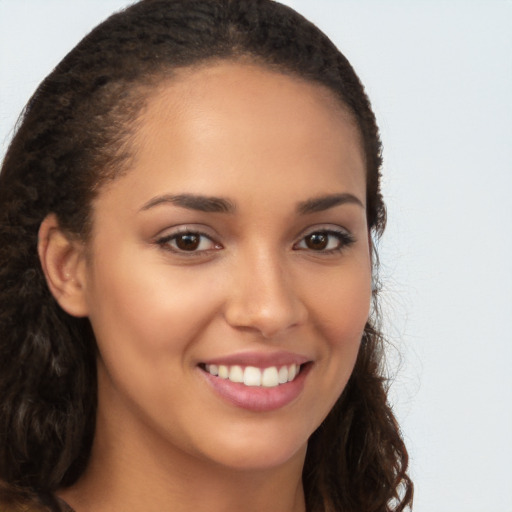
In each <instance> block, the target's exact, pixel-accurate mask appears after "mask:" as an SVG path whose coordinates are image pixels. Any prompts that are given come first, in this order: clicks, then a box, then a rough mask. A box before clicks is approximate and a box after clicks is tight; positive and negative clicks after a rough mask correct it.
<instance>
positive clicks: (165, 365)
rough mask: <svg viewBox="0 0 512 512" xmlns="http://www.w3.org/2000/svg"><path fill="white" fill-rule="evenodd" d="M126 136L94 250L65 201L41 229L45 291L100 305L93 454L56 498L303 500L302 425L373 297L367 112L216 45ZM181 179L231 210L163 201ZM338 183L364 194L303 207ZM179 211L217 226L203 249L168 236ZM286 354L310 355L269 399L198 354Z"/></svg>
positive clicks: (309, 422)
mask: <svg viewBox="0 0 512 512" xmlns="http://www.w3.org/2000/svg"><path fill="white" fill-rule="evenodd" d="M132 148H133V157H134V158H133V161H132V164H131V169H130V170H129V172H127V173H126V174H124V175H123V176H121V177H120V178H118V179H116V180H115V181H114V182H112V183H110V184H108V185H106V186H105V187H104V188H103V190H101V191H100V193H99V195H98V197H97V199H96V200H95V202H94V205H93V232H92V236H91V239H90V241H89V242H88V245H87V247H85V248H84V247H83V246H81V245H80V244H78V243H77V242H76V241H72V240H68V239H67V238H66V237H65V235H64V234H63V233H61V232H60V230H59V229H58V224H57V222H56V220H55V218H53V217H52V216H50V217H49V218H47V220H46V221H45V223H44V224H43V226H42V228H41V238H42V240H43V241H42V242H41V246H40V254H41V259H42V261H43V268H44V269H45V272H46V274H47V278H48V281H49V283H50V288H51V289H52V292H53V293H54V295H55V296H56V298H57V300H59V302H60V304H61V305H62V307H63V308H64V309H66V310H67V311H68V312H70V313H71V314H74V315H77V316H85V315H86V316H88V317H89V318H90V321H91V323H92V326H93V329H94V332H95V335H96V337H97V343H98V348H99V357H98V379H99V399H98V400H99V402H98V420H97V430H96V437H95V440H94V446H93V450H92V455H91V459H90V464H89V466H88V468H87V470H86V472H85V474H84V475H83V476H82V478H81V479H80V480H79V481H78V482H77V483H76V484H75V485H74V486H72V487H71V488H69V489H64V490H62V491H61V492H60V496H61V497H63V498H64V499H65V500H66V501H68V502H69V503H70V505H72V506H73V507H74V508H75V509H76V511H77V512H88V511H92V510H94V511H95V512H103V511H113V510H120V509H122V510H123V511H128V512H129V511H139V510H146V511H155V512H156V511H159V512H160V511H162V510H173V511H174V512H183V511H192V510H194V511H196V510H210V511H214V512H216V511H217V512H220V511H223V512H230V511H233V512H234V511H236V512H239V511H240V510H245V511H256V510H257V511H261V510H273V511H275V512H291V511H295V512H298V511H302V510H305V508H304V496H303V490H302V484H301V472H302V467H303V462H304V456H305V452H306V444H307V439H308V437H309V436H310V435H311V433H312V432H313V431H314V430H315V429H316V428H317V427H318V426H319V424H320V423H321V422H322V420H323V419H324V418H325V416H326V415H327V414H328V412H329V410H330V409H331V407H332V406H333V404H334V403H335V401H336V400H337V398H338V397H339V395H340V394H341V392H342V390H343V389H344V387H345V385H346V383H347V380H348V378H349V376H350V374H351V371H352V369H353V366H354V363H355V358H356V355H357V351H358V348H359V344H360V340H361V336H362V333H363V328H364V325H365V322H366V320H367V318H368V312H369V304H370V297H371V260H370V248H369V242H368V240H369V238H368V230H367V225H366V211H365V195H366V191H365V166H364V158H363V154H362V150H361V143H360V137H359V134H358V131H357V128H356V127H355V125H354V123H353V121H352V119H351V117H350V115H349V114H348V113H347V112H346V110H345V109H344V108H343V106H342V105H340V104H339V102H338V100H337V99H335V98H334V96H333V95H332V93H331V92H330V91H328V90H327V89H325V88H323V87H322V86H320V85H316V84H312V83H309V82H305V81H302V80H299V79H297V78H296V77H291V76H287V75H284V74H279V73H276V72H273V71H268V70H265V69H263V68H261V67H259V66H256V65H251V64H247V63H245V64H243V63H235V62H221V63H216V64H210V65H208V66H203V67H200V68H193V69H188V70H183V71H180V73H179V74H178V77H177V78H176V77H175V78H173V80H172V81H170V82H166V83H163V84H161V85H160V86H159V87H158V90H155V92H154V94H153V95H152V97H151V98H150V99H149V101H148V104H147V107H146V109H145V110H144V112H143V114H142V118H141V120H140V126H139V128H138V130H137V134H136V136H135V139H134V140H133V141H132ZM177 194H195V195H202V196H215V197H220V198H223V199H225V200H227V201H229V204H230V205H232V206H233V211H232V212H204V211H198V210H196V209H191V208H188V207H184V206H180V205H177V204H175V203H173V202H171V201H165V200H161V199H162V195H177ZM333 194H350V195H351V200H350V201H348V202H342V204H336V205H332V206H331V207H329V208H325V207H326V205H325V204H324V208H325V209H322V210H321V211H315V212H309V213H303V212H301V211H298V206H299V205H301V204H304V202H307V201H311V200H312V199H317V198H319V197H323V196H332V195H333ZM155 198H160V199H157V200H155ZM183 228H187V229H188V230H189V231H199V232H201V233H204V234H205V235H207V236H205V237H203V238H201V245H200V246H199V247H198V250H195V251H181V252H180V251H179V249H178V246H177V245H176V243H177V241H178V240H177V239H170V240H169V238H170V237H171V236H172V235H173V234H176V230H177V229H178V230H180V229H183ZM326 230H338V231H341V232H342V233H345V234H348V235H349V236H350V237H352V239H353V242H352V243H345V241H346V236H345V237H342V238H341V239H340V238H339V237H338V236H337V235H332V234H330V235H328V236H327V240H328V244H329V245H328V250H323V249H318V248H317V247H316V246H315V248H311V247H310V246H309V245H308V244H310V242H311V238H308V235H311V233H313V232H315V233H318V232H325V231H326ZM165 237H167V241H166V243H163V242H162V238H165ZM179 240H180V241H182V239H179ZM276 351H287V352H290V353H293V354H299V355H300V356H303V357H306V358H307V360H308V361H310V364H309V371H308V373H307V375H306V378H305V380H304V387H303V389H302V391H301V392H300V394H299V395H298V396H297V397H296V398H295V399H294V400H292V401H291V402H290V403H288V404H287V405H285V406H284V407H280V408H278V409H276V410H272V411H264V412H255V411H250V410H247V409H244V408H243V407H238V406H236V405H234V404H233V403H231V402H229V401H226V400H225V399H224V398H223V397H221V396H219V394H218V393H216V391H215V390H214V389H213V388H212V386H210V385H209V383H208V382H207V380H206V379H205V376H204V372H203V370H202V369H201V368H200V366H199V364H200V363H202V362H204V361H208V360H211V359H213V358H222V357H226V356H229V355H232V354H239V353H242V354H243V353H247V352H251V353H258V354H265V355H268V354H273V353H275V352H276Z"/></svg>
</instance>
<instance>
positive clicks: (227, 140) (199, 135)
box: [126, 61, 366, 203]
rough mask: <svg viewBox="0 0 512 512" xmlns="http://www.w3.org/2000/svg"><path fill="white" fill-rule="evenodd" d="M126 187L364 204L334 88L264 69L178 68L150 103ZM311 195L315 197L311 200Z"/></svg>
mask: <svg viewBox="0 0 512 512" xmlns="http://www.w3.org/2000/svg"><path fill="white" fill-rule="evenodd" d="M131 145H132V152H133V159H132V161H131V166H130V170H129V172H128V173H127V176H126V178H128V181H129V182H130V184H129V185H128V184H127V189H128V188H129V189H130V190H137V191H139V192H140V191H146V192H147V195H150V194H151V193H153V194H157V193H161V192H162V191H161V190H158V189H159V188H160V189H161V188H169V189H172V191H173V192H175V191H177V192H192V193H208V194H210V195H217V196H226V195H229V194H230V193H231V192H232V191H233V193H234V194H238V195H241V194H240V193H241V190H242V187H241V185H240V184H241V183H242V182H243V187H245V190H247V191H249V192H250V191H251V190H255V189H256V188H257V189H258V190H259V191H263V194H262V195H264V196H265V194H266V196H268V197H272V191H273V190H274V189H276V187H280V186H282V185H283V183H285V184H286V189H287V191H288V193H289V195H290V197H295V198H296V199H297V200H298V199H299V196H304V195H305V191H306V189H311V187H313V188H315V187H316V188H318V190H310V192H311V194H313V193H318V194H325V193H329V192H332V190H330V189H331V188H332V189H333V190H335V189H336V191H342V190H341V189H352V190H351V191H352V192H357V193H358V195H359V197H360V199H361V201H362V202H363V203H364V202H365V201H364V200H365V197H364V196H365V194H364V189H365V181H366V180H365V170H364V156H363V149H362V144H361V141H360V135H359V130H358V128H357V126H356V123H355V121H354V120H353V116H352V115H351V114H350V113H349V112H348V111H347V109H346V107H345V106H344V105H342V104H341V102H340V101H339V100H338V99H337V97H336V96H335V95H334V93H333V92H332V91H330V90H329V89H328V88H326V87H325V86H322V85H319V84H317V83H314V82H309V81H306V80H303V79H301V78H298V77H296V76H293V75H290V74H284V73H280V72H276V71H273V70H269V69H267V68H264V67H261V66H259V65H255V64H248V63H239V62H229V61H228V62H218V63H215V64H211V63H210V64H208V65H202V66H198V67H194V68H187V69H183V70H179V71H178V72H177V73H176V74H175V75H174V76H173V77H172V78H171V79H168V80H165V81H162V82H161V83H160V84H159V85H158V86H157V87H155V89H154V91H153V92H152V94H150V95H149V96H148V100H147V103H146V106H145V108H144V110H143V112H142V114H141V116H140V118H139V122H138V127H137V130H136V132H135V136H134V138H133V139H132V141H131ZM311 194H310V195H311Z"/></svg>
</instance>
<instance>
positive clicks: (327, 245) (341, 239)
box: [294, 230, 354, 252]
mask: <svg viewBox="0 0 512 512" xmlns="http://www.w3.org/2000/svg"><path fill="white" fill-rule="evenodd" d="M353 242H354V239H353V238H352V236H351V235H349V234H348V233H343V232H338V231H330V230H326V231H314V232H313V233H309V234H308V235H306V236H305V237H304V238H302V240H300V241H299V242H298V243H297V244H296V245H295V247H294V248H296V249H309V250H310V251H317V252H329V251H337V250H341V249H342V248H343V247H346V246H347V245H350V244H351V243H353Z"/></svg>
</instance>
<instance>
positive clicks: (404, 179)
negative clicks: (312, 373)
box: [0, 0, 512, 512]
mask: <svg viewBox="0 0 512 512" xmlns="http://www.w3.org/2000/svg"><path fill="white" fill-rule="evenodd" d="M287 3H288V4H290V5H292V6H293V7H295V8H296V9H297V10H299V11H300V12H302V13H303V14H305V15H306V17H309V18H310V19H312V20H313V21H314V22H316V23H317V24H318V25H319V26H320V27H321V28H322V29H323V30H324V31H325V32H326V33H327V34H328V35H329V36H330V37H331V38H332V39H333V40H334V41H335V42H336V43H337V44H338V46H339V47H340V48H341V50H342V51H343V52H344V53H345V54H346V55H347V57H348V58H349V60H350V61H351V62H352V64H353V65H354V67H355V68H356V70H357V71H358V73H359V75H360V77H361V79H362V81H363V82H364V83H365V85H366V87H367V90H368V93H369V95H370V97H371V99H372V102H373V105H374V108H375V111H376V114H377V118H378V121H379V124H380V126H381V129H382V138H383V142H384V151H385V152H384V156H385V165H384V175H385V178H384V193H385V196H386V199H387V203H388V208H389V225H388V230H387V233H386V235H385V238H384V240H383V242H382V245H381V256H382V275H383V278H384V284H385V295H384V311H385V315H386V318H387V327H386V330H387V332H388V334H389V338H390V340H391V342H392V344H393V345H394V346H395V347H396V350H395V349H392V350H390V358H389V359H390V367H391V369H392V372H393V373H395V374H396V377H395V379H394V384H393V386H392V395H391V396H392V400H393V403H394V407H395V410H396V412H397V414H398V416H399V419H400V422H401V424H402V427H403V431H404V435H405V438H406V441H407V443H408V446H409V449H410V454H411V471H412V475H413V477H414V479H415V482H416V506H415V511H416V512H432V511H435V512H454V511H461V512H484V511H486V512H487V511H493V512H510V511H512V370H511V366H512V300H511V295H512V271H511V264H510V255H511V253H512V240H511V238H512V237H511V235H512V230H511V225H512V206H511V205H512V200H511V195H512V2H511V1H510V0H480V1H477V0H475V1H472V0H465V1H463V0H445V1H442V0H430V1H427V0H409V1H406V0H380V1H379V0H358V1H356V0H339V1H336V0H288V1H287ZM128 4H129V2H127V1H126V0H0V156H3V154H4V152H5V150H6V145H7V142H8V140H9V137H10V135H11V134H12V128H13V125H14V123H15V121H16V118H17V116H18V114H19V112H20V111H21V109H22V107H23V105H24V104H25V102H26V100H27V99H28V97H29V96H30V94H31V93H32V92H33V90H34V89H35V87H36V86H37V84H38V83H39V82H40V80H41V79H42V78H43V77H44V76H45V75H46V74H47V73H48V72H49V71H50V69H51V68H52V67H53V66H54V65H56V64H57V63H58V61H59V60H60V59H61V58H62V57H63V56H64V55H65V53H66V52H67V51H68V50H69V49H71V47H72V46H74V44H75V43H76V42H78V40H79V39H80V38H81V37H82V36H83V35H84V34H85V33H86V32H87V31H88V30H89V29H91V28H92V27H93V26H94V25H96V24H97V23H98V22H99V21H100V20H102V19H103V18H104V17H105V16H107V15H108V14H109V13H111V12H112V11H114V10H116V9H119V8H121V7H123V6H126V5H128ZM399 354H400V355H399ZM400 361H401V365H400V368H399V369H398V372H397V371H396V367H397V363H399V362H400Z"/></svg>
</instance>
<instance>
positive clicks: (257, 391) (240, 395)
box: [198, 359, 311, 412]
mask: <svg viewBox="0 0 512 512" xmlns="http://www.w3.org/2000/svg"><path fill="white" fill-rule="evenodd" d="M223 361H225V359H223ZM245 362H246V360H245V359H244V363H245ZM211 364H215V363H211ZM246 366H249V365H248V364H246ZM310 368H311V365H310V364H307V365H305V366H304V367H302V368H301V371H300V373H299V374H298V375H297V377H295V379H294V380H292V381H291V382H287V383H286V384H280V385H279V386H275V387H272V388H265V387H259V386H254V387H252V386H245V385H244V384H240V383H237V382H231V381H230V380H229V379H222V378H220V377H215V376H213V375H211V374H210V373H208V372H206V371H204V370H202V369H200V368H199V367H198V370H199V371H200V372H201V373H202V375H203V376H204V378H205V379H206V380H207V381H208V383H209V384H210V385H211V386H212V387H213V389H214V391H215V392H216V393H218V394H219V395H220V396H221V397H222V398H223V399H225V400H227V401H228V402H230V403H232V404H233V405H235V406H237V407H240V408H242V409H246V410H249V411H254V412H267V411H274V410H276V409H280V408H281V407H284V406H285V405H287V404H289V403H291V402H293V400H295V399H296V398H297V397H298V396H299V395H300V393H301V391H302V390H303V388H304V381H305V379H306V377H307V374H308V373H309V370H310Z"/></svg>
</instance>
